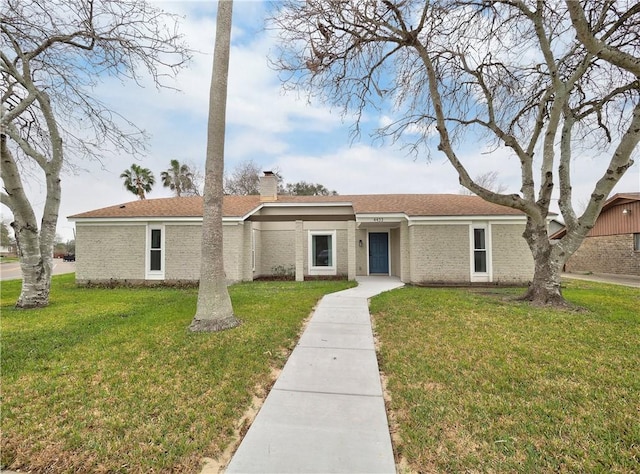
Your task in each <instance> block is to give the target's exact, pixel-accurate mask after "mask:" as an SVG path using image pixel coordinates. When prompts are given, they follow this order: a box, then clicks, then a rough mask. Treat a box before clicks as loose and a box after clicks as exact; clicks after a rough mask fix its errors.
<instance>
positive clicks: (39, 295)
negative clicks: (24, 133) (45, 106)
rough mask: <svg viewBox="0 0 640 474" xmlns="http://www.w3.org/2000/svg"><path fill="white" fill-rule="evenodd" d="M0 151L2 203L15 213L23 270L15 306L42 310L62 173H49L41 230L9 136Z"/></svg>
mask: <svg viewBox="0 0 640 474" xmlns="http://www.w3.org/2000/svg"><path fill="white" fill-rule="evenodd" d="M56 143H57V142H56ZM0 151H1V156H2V173H1V175H2V180H3V181H4V188H5V190H6V191H7V194H6V195H5V196H3V200H2V203H3V204H5V205H6V206H7V207H8V208H9V209H10V210H11V212H12V213H13V217H14V221H13V222H12V223H11V227H13V231H14V234H15V238H16V245H17V247H18V256H19V258H20V268H21V270H22V290H21V292H20V296H19V298H18V300H17V302H16V307H17V308H23V309H28V308H41V307H44V306H47V305H48V304H49V291H50V288H51V270H52V268H53V239H54V236H55V232H56V222H57V220H58V210H59V208H60V179H59V178H58V173H59V171H58V168H57V167H53V166H52V168H53V172H47V199H46V202H45V207H44V211H43V216H42V226H41V229H40V230H38V222H37V220H36V215H35V213H34V212H33V208H32V207H31V204H30V203H29V199H28V198H27V195H26V194H25V192H24V187H23V186H22V180H21V179H20V174H19V172H18V167H17V165H16V162H15V159H14V157H13V154H12V153H11V150H10V149H9V147H8V146H7V137H6V135H4V134H3V135H2V137H1V139H0ZM54 153H55V154H56V157H57V156H60V157H61V156H62V150H61V147H58V148H55V150H54ZM60 161H61V158H60ZM45 167H46V165H45Z"/></svg>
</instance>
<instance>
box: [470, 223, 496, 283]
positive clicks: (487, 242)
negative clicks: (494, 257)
mask: <svg viewBox="0 0 640 474" xmlns="http://www.w3.org/2000/svg"><path fill="white" fill-rule="evenodd" d="M469 272H470V280H471V281H472V282H474V283H475V282H489V281H493V270H492V268H491V224H489V223H488V222H487V223H484V222H483V223H473V224H471V225H470V226H469Z"/></svg>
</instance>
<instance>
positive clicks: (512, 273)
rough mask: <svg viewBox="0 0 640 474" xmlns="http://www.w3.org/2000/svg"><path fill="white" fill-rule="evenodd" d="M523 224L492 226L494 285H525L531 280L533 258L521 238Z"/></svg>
mask: <svg viewBox="0 0 640 474" xmlns="http://www.w3.org/2000/svg"><path fill="white" fill-rule="evenodd" d="M523 231H524V224H492V225H491V240H492V246H491V250H492V265H493V281H494V282H495V283H526V282H528V281H531V280H532V279H533V271H534V264H533V257H532V255H531V250H529V246H528V245H527V242H526V241H525V240H524V238H523V237H522V232H523Z"/></svg>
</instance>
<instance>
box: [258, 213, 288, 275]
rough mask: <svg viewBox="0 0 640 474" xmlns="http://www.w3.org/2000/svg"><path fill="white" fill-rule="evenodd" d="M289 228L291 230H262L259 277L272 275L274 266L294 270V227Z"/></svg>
mask: <svg viewBox="0 0 640 474" xmlns="http://www.w3.org/2000/svg"><path fill="white" fill-rule="evenodd" d="M292 224H293V223H292ZM291 227H292V228H291V229H288V230H282V229H280V230H277V229H265V228H263V229H262V231H261V232H260V241H261V244H260V247H261V253H260V270H261V271H260V274H261V275H271V274H273V268H274V267H276V266H284V267H285V268H286V269H295V264H296V232H295V227H294V225H292V226H291Z"/></svg>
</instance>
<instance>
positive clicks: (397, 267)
mask: <svg viewBox="0 0 640 474" xmlns="http://www.w3.org/2000/svg"><path fill="white" fill-rule="evenodd" d="M260 192H261V194H260V195H258V196H225V197H224V205H223V215H224V218H223V229H224V231H223V232H224V249H225V250H224V254H225V256H224V265H225V272H226V275H227V279H228V280H230V281H240V280H244V281H250V280H253V279H255V278H258V277H261V276H268V275H273V274H275V273H278V272H282V271H283V270H286V271H290V272H291V274H294V275H295V277H296V279H297V280H299V281H301V280H303V279H304V278H305V277H313V276H329V275H344V276H346V277H348V278H349V279H354V278H355V277H356V276H358V275H394V276H397V277H399V278H400V279H401V280H402V281H404V282H407V283H473V282H494V283H526V282H527V281H530V280H531V278H532V276H533V269H534V266H533V259H532V256H531V252H530V250H529V248H528V246H527V244H526V242H525V240H524V239H523V238H522V232H523V230H524V225H525V222H526V217H525V215H524V214H523V213H521V212H520V211H517V210H514V209H511V208H507V207H502V206H497V205H495V204H491V203H487V202H485V201H483V200H482V199H481V198H479V197H477V196H463V195H455V194H450V195H437V194H436V195H430V194H408V195H385V194H380V195H375V194H374V195H352V196H340V195H338V196H282V195H281V196H278V194H277V181H276V177H275V176H274V175H273V174H271V173H268V172H267V173H265V176H264V177H262V178H261V183H260ZM69 219H70V220H71V221H74V222H75V223H76V280H77V282H78V283H79V284H86V283H88V282H104V281H110V280H118V281H128V282H136V283H141V282H145V281H150V280H164V281H169V282H175V281H195V280H198V278H199V275H200V252H201V249H200V241H201V225H202V198H201V197H180V198H177V197H176V198H165V199H146V200H138V201H133V202H129V203H126V204H121V205H117V206H112V207H107V208H104V209H97V210H94V211H90V212H85V213H82V214H77V215H74V216H71V217H70V218H69Z"/></svg>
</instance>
